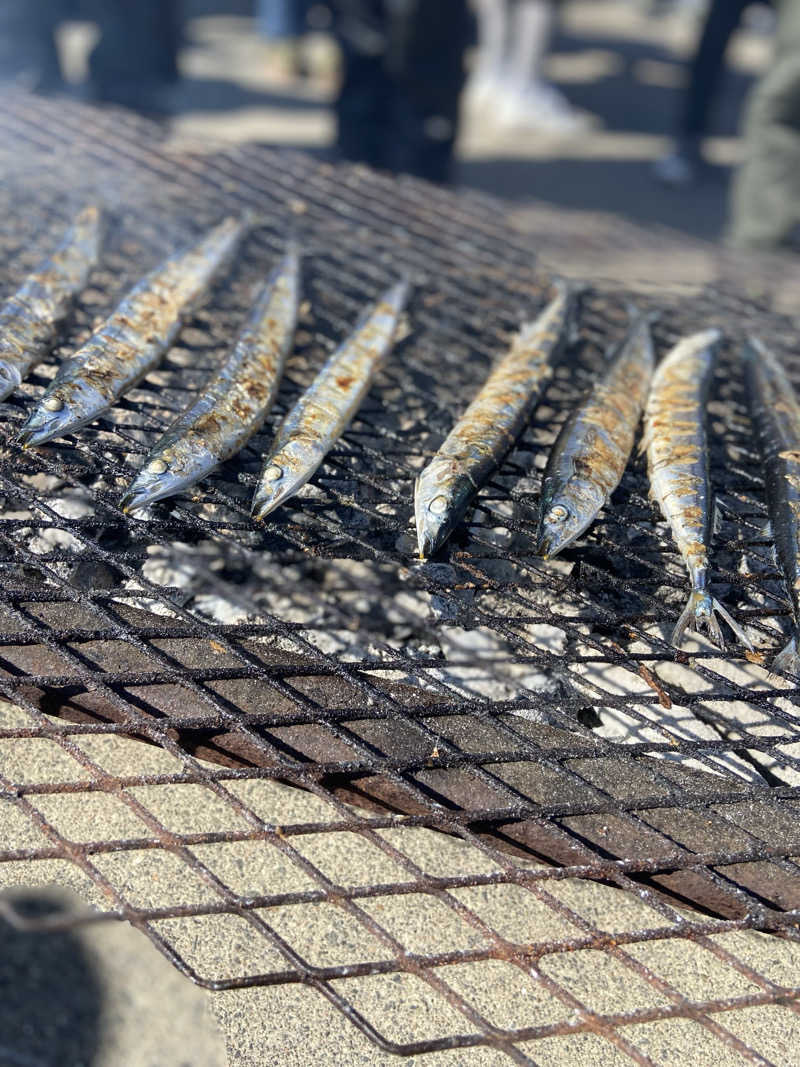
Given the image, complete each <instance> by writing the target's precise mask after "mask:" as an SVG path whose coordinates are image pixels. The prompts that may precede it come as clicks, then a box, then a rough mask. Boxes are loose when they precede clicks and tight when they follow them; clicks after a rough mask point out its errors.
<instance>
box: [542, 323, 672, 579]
mask: <svg viewBox="0 0 800 1067" xmlns="http://www.w3.org/2000/svg"><path fill="white" fill-rule="evenodd" d="M654 364H655V356H654V353H653V341H652V338H651V336H650V318H649V316H646V315H640V316H638V317H636V318H635V319H634V320H633V322H632V324H631V327H630V329H629V332H628V336H627V338H626V339H625V342H624V343H623V345H622V347H621V348H620V350H619V352H618V353H617V355H616V356H615V357H614V359H613V360H612V361H611V364H610V365H609V367H608V369H607V370H606V371H605V373H604V374H603V376H602V378H600V380H599V381H598V382H597V384H596V385H595V387H594V389H593V390H592V392H591V393H590V394H589V396H588V397H587V398H586V399H585V400H584V401H583V403H582V404H581V405H580V406H579V407H578V408H577V409H576V410H575V411H574V412H573V414H572V415H571V416H570V417H569V419H567V421H566V423H565V424H564V426H563V428H562V430H561V433H560V434H559V435H558V438H557V440H556V442H555V444H554V445H553V449H552V451H551V453H550V457H549V459H548V461H547V466H546V468H545V472H544V476H543V479H542V495H541V501H540V504H539V529H538V533H537V544H536V552H537V555H540V556H543V557H544V558H545V559H551V558H552V557H553V556H555V555H557V553H559V552H560V551H561V549H562V548H565V547H566V546H567V545H568V544H570V543H571V542H572V541H574V540H575V538H576V537H580V535H581V534H582V533H583V532H584V530H586V529H587V527H589V526H590V525H591V523H593V522H594V520H595V518H596V517H597V515H598V512H599V511H600V510H601V508H603V507H605V505H606V504H607V503H608V501H609V499H610V497H611V494H612V493H613V492H614V490H615V489H616V488H617V486H618V485H619V483H620V481H621V480H622V475H623V474H624V473H625V468H626V466H627V465H628V460H629V459H630V455H631V451H632V450H633V438H634V435H635V433H636V427H637V426H638V425H639V420H640V419H641V417H642V411H643V410H644V405H645V402H646V400H647V393H648V389H649V387H650V379H651V378H652V376H653V366H654Z"/></svg>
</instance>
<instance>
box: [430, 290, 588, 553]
mask: <svg viewBox="0 0 800 1067" xmlns="http://www.w3.org/2000/svg"><path fill="white" fill-rule="evenodd" d="M555 288H556V296H555V298H554V299H553V300H552V301H551V302H550V304H548V306H547V307H546V308H545V310H544V311H543V312H542V314H541V315H540V316H539V318H538V319H536V321H535V322H532V323H528V324H527V325H525V326H523V327H522V329H521V330H520V331H519V333H518V334H517V335H516V337H515V338H514V340H513V342H512V345H511V348H510V350H509V352H508V353H507V354H506V355H505V356H504V357H503V358H502V359H501V360H500V362H499V363H498V364H497V365H496V366H495V367H494V369H493V370H492V371H491V373H490V374H489V377H488V378H487V380H486V382H485V383H484V385H483V386H482V388H481V390H480V392H479V393H478V395H477V396H476V397H475V399H474V400H473V401H472V403H471V404H470V405H469V407H468V408H467V410H466V411H465V412H464V414H463V415H462V416H461V418H460V419H459V420H458V422H457V423H456V424H455V426H454V427H453V429H452V430H451V431H450V433H449V435H448V437H447V439H446V440H445V441H444V443H443V444H442V446H441V447H440V448H439V451H438V452H437V453H436V455H435V456H434V457H433V459H432V460H431V461H430V463H429V464H428V465H427V467H425V469H424V470H423V471H422V473H421V474H420V476H419V478H418V479H417V484H416V487H415V491H414V513H415V516H416V522H417V540H418V543H419V554H420V556H421V557H422V558H423V559H424V558H425V557H427V556H430V555H432V554H433V553H434V552H436V551H437V549H439V548H440V547H441V546H442V545H443V544H444V542H445V541H446V540H447V538H448V537H449V536H450V534H451V533H452V532H453V530H454V529H455V528H456V526H457V525H458V524H459V522H460V521H461V519H462V518H463V516H464V514H465V512H466V510H467V508H468V507H469V504H470V502H471V500H472V498H473V497H474V495H475V493H476V492H477V491H478V490H479V489H480V487H481V486H482V485H483V483H484V482H485V481H486V479H487V478H488V477H489V475H490V474H491V472H492V471H493V470H494V469H495V467H497V466H498V465H499V463H500V462H501V460H502V459H503V457H504V456H505V454H506V453H507V452H508V450H509V449H510V448H511V447H512V446H513V444H514V442H515V441H516V439H517V437H518V436H519V434H520V432H521V431H522V428H523V427H524V425H525V423H526V421H527V419H528V417H529V416H530V414H531V412H532V410H533V408H534V407H535V405H536V403H537V401H538V399H539V397H540V395H541V393H542V390H543V389H544V386H545V385H546V383H547V382H548V381H549V380H550V378H551V377H552V374H553V364H554V362H555V361H556V359H557V358H558V356H559V355H560V353H561V351H562V349H563V347H564V345H565V343H566V341H567V339H568V336H569V333H570V329H571V327H572V326H573V320H574V311H575V306H576V302H577V301H576V298H577V293H578V290H577V289H576V288H574V287H572V286H570V285H568V284H567V283H565V282H560V281H559V282H557V283H556V286H555Z"/></svg>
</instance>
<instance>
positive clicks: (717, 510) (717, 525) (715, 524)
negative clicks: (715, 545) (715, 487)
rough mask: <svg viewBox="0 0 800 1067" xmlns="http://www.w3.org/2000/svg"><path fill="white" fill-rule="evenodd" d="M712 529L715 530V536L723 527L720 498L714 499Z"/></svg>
mask: <svg viewBox="0 0 800 1067" xmlns="http://www.w3.org/2000/svg"><path fill="white" fill-rule="evenodd" d="M711 529H712V530H713V531H714V535H715V536H716V535H717V534H718V533H719V532H720V530H721V529H722V508H721V506H720V502H719V500H716V499H715V500H714V504H713V507H712V513H711Z"/></svg>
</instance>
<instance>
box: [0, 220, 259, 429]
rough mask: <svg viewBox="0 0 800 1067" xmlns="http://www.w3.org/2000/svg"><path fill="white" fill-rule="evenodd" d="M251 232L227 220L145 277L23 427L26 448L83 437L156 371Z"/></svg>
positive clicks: (244, 222) (63, 370)
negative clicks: (84, 428) (84, 429)
mask: <svg viewBox="0 0 800 1067" xmlns="http://www.w3.org/2000/svg"><path fill="white" fill-rule="evenodd" d="M248 226H249V220H244V219H242V220H240V219H235V218H227V219H225V220H224V221H223V222H221V223H220V224H219V225H218V226H216V227H214V229H213V230H211V231H210V232H209V233H207V234H206V236H205V237H203V238H202V240H200V241H198V242H197V243H196V244H195V245H193V246H192V247H190V248H189V249H187V250H184V251H181V252H177V253H175V254H174V255H172V256H170V257H169V259H167V260H165V261H164V262H163V263H162V264H161V265H160V266H158V267H156V268H155V269H154V270H152V271H150V273H149V274H146V275H145V277H144V278H142V280H141V281H140V282H138V283H137V285H135V286H134V288H133V289H132V290H131V291H130V292H129V293H128V295H127V296H126V297H125V299H124V300H123V301H122V303H121V304H119V305H118V307H117V308H116V310H115V311H114V312H113V313H112V315H111V317H110V318H108V319H107V320H106V322H105V323H104V324H103V325H102V326H101V327H100V329H99V330H98V331H97V333H95V334H94V335H93V336H92V337H90V338H89V340H88V341H87V342H86V344H85V345H83V347H82V348H80V349H78V351H77V352H76V353H75V354H74V355H73V356H72V357H71V358H70V359H68V360H67V361H66V362H65V363H63V364H62V365H61V367H60V368H59V371H58V374H56V376H55V378H54V379H53V381H52V383H51V384H50V386H49V388H48V389H47V390H46V391H45V393H44V396H43V397H42V398H41V400H40V402H39V404H38V405H37V407H36V408H35V409H34V410H33V412H32V413H31V415H30V416H29V417H28V420H27V422H26V423H25V425H24V426H23V427H22V431H21V432H20V435H19V442H20V444H21V445H22V446H23V447H24V448H27V447H30V446H36V445H42V444H44V443H45V442H47V441H50V440H52V439H53V438H54V437H61V436H62V435H63V434H65V433H69V432H70V431H73V430H78V429H80V427H82V426H85V425H86V424H87V423H89V422H92V421H93V420H94V419H96V418H97V416H98V415H101V414H102V413H103V412H104V411H107V410H108V409H109V408H110V407H111V406H112V405H113V404H114V403H115V402H116V401H117V400H118V399H119V398H120V397H121V396H122V395H123V394H124V393H125V392H127V390H128V389H130V388H131V387H132V386H134V385H135V384H136V383H137V382H138V381H139V380H140V379H141V378H143V377H144V376H145V375H146V374H148V373H149V372H150V371H151V370H153V368H154V367H156V366H157V365H158V364H159V363H160V361H161V359H162V358H163V356H164V353H165V352H166V351H167V349H168V348H169V347H170V345H171V344H172V342H173V341H174V340H175V338H176V337H177V335H178V332H179V331H180V328H181V326H182V324H183V321H184V319H186V318H188V317H189V316H190V315H191V313H192V312H193V311H194V310H195V309H196V307H197V306H198V304H199V303H200V301H201V300H202V298H203V297H204V296H205V294H206V293H207V291H208V289H209V287H210V285H211V282H212V281H213V278H214V275H215V274H217V272H218V271H219V270H220V269H221V268H222V267H223V265H225V264H226V263H227V262H228V261H229V260H230V259H231V257H232V256H233V253H234V252H235V250H236V247H237V246H238V244H239V242H240V241H241V239H242V237H243V236H244V234H245V232H246V230H247V228H248Z"/></svg>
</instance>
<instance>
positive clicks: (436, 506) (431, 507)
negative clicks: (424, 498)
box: [428, 496, 447, 515]
mask: <svg viewBox="0 0 800 1067" xmlns="http://www.w3.org/2000/svg"><path fill="white" fill-rule="evenodd" d="M446 510H447V497H444V496H435V497H434V498H433V500H432V501H431V502H430V504H428V511H430V512H431V513H432V514H433V515H444V513H445V511H446Z"/></svg>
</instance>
